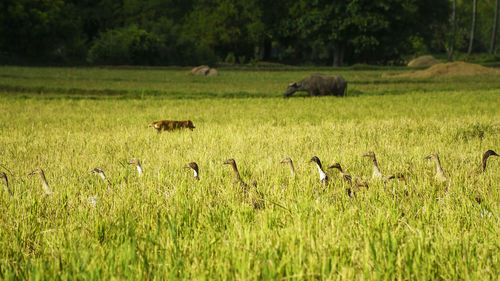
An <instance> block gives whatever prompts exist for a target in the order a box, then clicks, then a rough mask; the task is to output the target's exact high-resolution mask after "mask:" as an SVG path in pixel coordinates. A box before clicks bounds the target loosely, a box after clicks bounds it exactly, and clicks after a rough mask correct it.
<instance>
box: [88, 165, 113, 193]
mask: <svg viewBox="0 0 500 281" xmlns="http://www.w3.org/2000/svg"><path fill="white" fill-rule="evenodd" d="M90 173H91V174H99V175H100V176H101V178H102V180H103V181H105V182H106V183H107V185H108V188H109V186H111V182H110V181H109V179H108V178H107V177H106V174H104V171H103V170H102V169H101V168H94V169H93V170H92V171H90Z"/></svg>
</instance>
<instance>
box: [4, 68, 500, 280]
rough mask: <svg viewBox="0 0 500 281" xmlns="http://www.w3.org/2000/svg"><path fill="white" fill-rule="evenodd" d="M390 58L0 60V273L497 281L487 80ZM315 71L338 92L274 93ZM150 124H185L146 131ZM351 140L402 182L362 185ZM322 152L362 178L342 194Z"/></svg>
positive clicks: (497, 102) (366, 170) (497, 199)
mask: <svg viewBox="0 0 500 281" xmlns="http://www.w3.org/2000/svg"><path fill="white" fill-rule="evenodd" d="M406 71H408V70H407V69H406V68H375V69H369V70H366V69H356V68H345V69H344V68H341V69H332V68H300V67H288V68H287V67H285V68H256V67H254V68H221V69H219V72H220V73H221V75H220V76H217V77H195V76H191V75H189V74H188V73H189V69H187V68H131V67H128V68H125V67H122V68H109V67H108V68H83V67H82V68H55V67H54V68H49V67H46V68H43V67H41V68H37V67H7V66H2V67H0V172H5V173H6V175H7V177H8V183H9V188H10V189H11V191H12V193H13V195H10V194H9V192H8V191H7V190H6V189H5V188H4V187H5V186H4V184H3V182H2V181H0V184H1V186H0V187H1V189H0V237H1V239H0V279H2V280H19V279H30V280H45V279H55V280H67V279H71V280H498V278H499V276H500V157H495V156H492V157H490V159H489V160H488V167H487V170H486V172H484V173H479V174H475V171H476V170H477V169H478V168H479V167H480V164H481V157H482V154H483V153H484V152H485V151H486V150H488V149H492V150H494V151H496V152H499V153H500V76H498V75H489V76H467V77H455V78H440V77H433V78H427V79H412V78H404V79H403V78H394V77H392V76H393V75H395V74H400V73H404V72H406ZM315 72H321V73H332V74H333V73H335V74H340V75H342V76H343V77H344V78H345V79H346V80H347V81H348V83H349V86H348V94H347V97H345V98H337V97H313V98H309V97H306V96H305V94H303V93H302V94H299V93H297V94H296V95H294V96H293V97H292V98H289V99H284V98H282V94H283V93H284V91H285V88H286V86H287V85H288V83H290V82H293V81H297V80H299V79H301V78H303V77H305V76H307V75H308V74H311V73H315ZM161 119H170V120H187V119H189V120H192V121H193V123H194V125H195V126H196V128H195V129H194V130H193V131H190V130H182V131H175V132H164V133H161V134H157V133H156V132H155V131H154V129H152V128H148V127H147V125H148V124H149V123H151V122H152V121H156V120H161ZM368 151H374V152H375V154H376V156H377V160H378V164H379V166H380V169H381V172H382V173H383V174H385V175H391V174H394V173H397V172H400V173H404V174H405V176H406V179H407V180H406V183H405V182H400V181H397V180H395V181H388V182H384V181H381V180H373V179H372V178H371V176H372V161H371V160H370V159H368V158H365V157H362V155H363V154H364V153H367V152H368ZM431 153H437V154H438V155H439V157H440V160H441V164H442V167H443V170H444V172H445V175H446V178H447V180H446V182H445V183H444V184H443V183H441V182H439V181H438V180H436V178H435V173H436V165H435V163H434V162H433V161H432V160H426V159H424V157H426V156H427V155H429V154H431ZM313 156H318V157H319V159H321V161H322V162H323V168H324V169H325V171H326V172H327V174H328V175H329V177H330V179H331V183H330V185H329V186H328V187H327V188H325V189H324V190H323V188H322V185H321V183H320V182H319V174H318V169H317V167H316V165H315V164H314V163H311V162H310V161H309V160H310V159H311V157H313ZM134 157H135V158H138V159H140V161H141V164H142V167H143V169H144V173H143V174H142V175H141V176H139V175H138V173H137V170H136V169H135V167H133V166H131V165H128V164H127V162H128V161H130V159H131V158H134ZM285 157H290V158H291V159H292V160H293V161H294V165H295V169H296V175H295V176H291V174H290V171H289V166H288V165H286V164H280V161H281V160H282V159H283V158H285ZM229 158H233V159H234V160H235V161H236V163H237V165H238V168H239V171H240V173H241V177H242V179H243V181H245V182H247V183H249V184H250V183H252V182H253V181H254V180H255V181H256V182H257V187H256V188H254V187H251V189H250V191H248V192H245V191H243V190H242V188H241V187H240V186H238V185H233V172H232V169H231V167H230V166H229V165H224V164H223V162H224V161H225V160H227V159H229ZM192 161H195V162H197V163H198V165H199V167H200V172H199V175H200V181H195V180H194V178H193V172H192V171H191V170H189V169H187V168H186V165H187V164H188V163H189V162H192ZM335 162H338V163H340V164H341V165H342V167H343V168H344V172H346V173H349V174H351V175H352V176H353V177H354V176H356V177H358V178H360V179H362V180H365V181H367V182H368V184H369V189H368V190H366V189H361V190H360V191H359V192H358V193H357V194H356V197H355V198H350V197H349V196H347V194H346V188H348V183H347V182H345V181H343V180H342V179H341V178H340V176H339V174H338V172H337V170H332V169H328V168H327V167H329V166H330V165H332V164H333V163H335ZM96 167H100V168H102V169H103V171H104V172H105V173H106V175H107V177H108V179H109V180H110V185H109V186H107V183H106V182H105V181H103V180H102V179H101V178H100V177H99V175H98V174H91V173H90V171H91V170H92V169H94V168H96ZM37 168H41V169H43V171H44V172H45V176H46V179H47V182H48V184H49V186H50V189H51V191H52V192H53V193H52V194H51V195H50V196H47V195H45V192H44V190H43V188H42V181H41V177H40V176H39V175H38V174H35V175H31V176H28V173H30V172H31V171H33V170H36V169H37ZM259 194H260V195H259ZM257 195H258V196H257ZM249 198H254V199H255V198H256V199H255V200H258V201H259V203H260V205H261V206H262V208H260V209H254V206H253V204H252V203H251V202H250V199H249Z"/></svg>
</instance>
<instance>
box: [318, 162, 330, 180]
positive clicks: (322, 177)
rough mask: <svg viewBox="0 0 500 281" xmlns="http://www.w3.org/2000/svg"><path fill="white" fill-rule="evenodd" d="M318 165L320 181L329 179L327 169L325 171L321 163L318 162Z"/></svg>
mask: <svg viewBox="0 0 500 281" xmlns="http://www.w3.org/2000/svg"><path fill="white" fill-rule="evenodd" d="M316 166H317V167H318V172H319V180H320V181H323V180H328V177H327V175H326V173H325V171H323V169H322V168H321V164H320V163H316Z"/></svg>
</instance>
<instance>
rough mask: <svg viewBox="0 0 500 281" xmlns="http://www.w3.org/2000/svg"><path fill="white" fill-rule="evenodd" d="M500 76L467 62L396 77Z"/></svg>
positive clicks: (442, 65) (442, 64)
mask: <svg viewBox="0 0 500 281" xmlns="http://www.w3.org/2000/svg"><path fill="white" fill-rule="evenodd" d="M489 74H500V70H497V69H494V68H489V67H484V66H481V65H479V64H473V63H467V62H451V63H440V64H436V65H433V66H431V67H429V68H427V69H425V70H420V71H411V72H408V73H403V74H400V75H396V77H404V78H429V77H452V76H469V75H489Z"/></svg>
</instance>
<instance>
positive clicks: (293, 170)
mask: <svg viewBox="0 0 500 281" xmlns="http://www.w3.org/2000/svg"><path fill="white" fill-rule="evenodd" d="M290 174H291V175H292V176H294V175H295V167H294V166H293V162H292V161H290Z"/></svg>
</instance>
